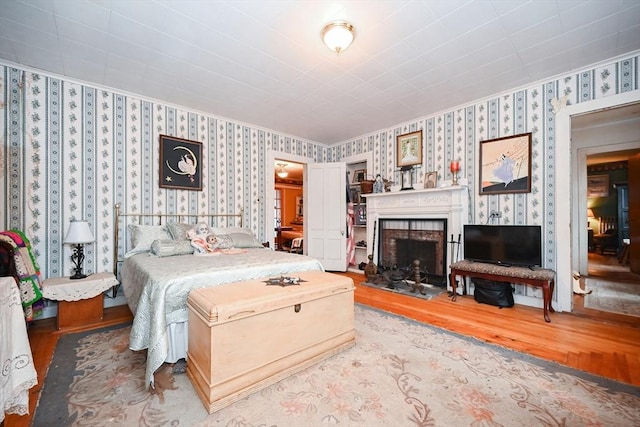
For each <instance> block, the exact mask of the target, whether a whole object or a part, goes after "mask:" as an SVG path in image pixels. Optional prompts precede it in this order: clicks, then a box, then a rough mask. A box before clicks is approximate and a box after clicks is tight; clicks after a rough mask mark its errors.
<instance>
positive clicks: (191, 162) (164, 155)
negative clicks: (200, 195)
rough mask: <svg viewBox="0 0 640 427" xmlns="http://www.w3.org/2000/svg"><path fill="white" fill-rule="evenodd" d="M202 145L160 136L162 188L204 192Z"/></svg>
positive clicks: (196, 142)
mask: <svg viewBox="0 0 640 427" xmlns="http://www.w3.org/2000/svg"><path fill="white" fill-rule="evenodd" d="M201 160H202V143H201V142H198V141H189V140H187V139H182V138H176V137H173V136H168V135H160V181H159V183H160V188H176V189H179V190H196V191H201V190H202V165H201Z"/></svg>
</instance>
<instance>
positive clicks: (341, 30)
mask: <svg viewBox="0 0 640 427" xmlns="http://www.w3.org/2000/svg"><path fill="white" fill-rule="evenodd" d="M354 38H355V33H354V31H353V25H351V24H349V23H348V22H347V21H333V22H330V23H328V24H327V25H326V26H325V27H324V28H323V29H322V40H323V41H324V44H326V45H327V47H328V48H329V49H331V50H332V51H334V52H335V53H340V52H342V51H343V50H345V49H346V48H348V47H349V45H350V44H351V42H352V41H353V39H354Z"/></svg>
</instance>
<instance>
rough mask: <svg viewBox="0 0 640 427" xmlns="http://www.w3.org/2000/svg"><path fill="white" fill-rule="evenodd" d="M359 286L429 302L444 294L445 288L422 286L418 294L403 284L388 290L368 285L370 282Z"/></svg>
mask: <svg viewBox="0 0 640 427" xmlns="http://www.w3.org/2000/svg"><path fill="white" fill-rule="evenodd" d="M361 285H364V286H369V287H371V288H375V289H380V290H383V291H387V292H393V293H396V294H400V295H408V296H411V297H416V298H421V299H426V300H430V299H431V298H433V297H437V296H438V295H440V294H442V293H444V292H446V289H445V288H440V287H438V286H435V285H426V286H424V284H423V286H422V288H421V289H422V292H419V291H416V292H411V287H412V285H411V284H404V283H401V284H399V285H397V286H396V287H395V288H394V289H391V288H388V287H386V286H385V285H379V284H377V283H370V282H362V283H361Z"/></svg>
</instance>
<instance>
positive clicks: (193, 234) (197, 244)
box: [187, 227, 215, 255]
mask: <svg viewBox="0 0 640 427" xmlns="http://www.w3.org/2000/svg"><path fill="white" fill-rule="evenodd" d="M198 228H199V227H198ZM207 231H208V228H207ZM187 237H188V238H189V240H191V246H193V248H194V249H195V251H194V254H196V255H199V254H207V253H211V252H213V249H214V248H211V247H210V245H209V242H208V241H207V237H209V236H208V235H207V233H199V232H198V230H197V229H196V228H192V229H191V230H189V231H187ZM214 238H215V236H214Z"/></svg>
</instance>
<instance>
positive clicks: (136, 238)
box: [124, 224, 171, 258]
mask: <svg viewBox="0 0 640 427" xmlns="http://www.w3.org/2000/svg"><path fill="white" fill-rule="evenodd" d="M127 228H128V229H129V233H130V235H131V248H132V249H131V250H130V251H129V252H127V253H126V254H124V257H125V258H128V257H130V256H132V255H135V254H139V253H143V252H150V251H151V244H152V243H153V242H154V241H155V240H159V239H160V240H161V239H171V236H170V235H169V231H167V227H166V226H164V225H138V224H129V225H127Z"/></svg>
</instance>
